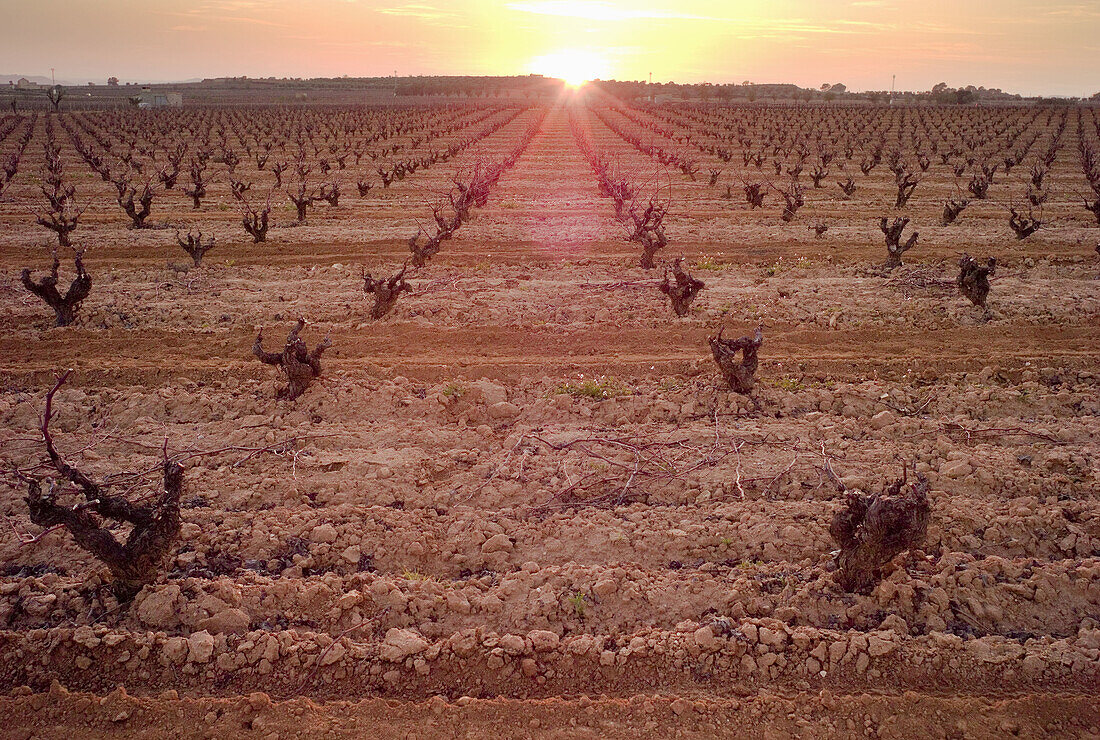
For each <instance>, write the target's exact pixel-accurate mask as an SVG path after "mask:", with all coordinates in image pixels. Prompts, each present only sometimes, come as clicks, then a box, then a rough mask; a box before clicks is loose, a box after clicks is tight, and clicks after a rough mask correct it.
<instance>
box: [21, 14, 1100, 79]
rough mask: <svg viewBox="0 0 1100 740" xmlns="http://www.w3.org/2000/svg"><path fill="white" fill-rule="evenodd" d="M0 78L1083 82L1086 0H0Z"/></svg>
mask: <svg viewBox="0 0 1100 740" xmlns="http://www.w3.org/2000/svg"><path fill="white" fill-rule="evenodd" d="M0 18H3V24H2V28H3V30H0V39H2V43H0V73H5V74H23V75H28V74H34V75H49V70H50V68H51V67H53V68H55V69H56V73H57V77H58V78H59V79H65V80H73V81H80V80H85V79H97V80H99V79H105V78H106V77H107V76H109V75H117V76H118V77H120V78H122V79H124V80H141V81H144V80H150V81H153V80H182V79H188V78H197V77H216V76H239V75H248V76H251V77H267V76H271V75H274V76H277V77H284V76H289V77H329V76H340V75H344V74H347V75H350V76H353V77H356V76H377V75H386V74H392V73H393V72H394V71H395V70H396V71H397V72H398V74H401V75H416V74H475V75H483V74H494V75H495V74H500V75H511V74H526V73H528V72H539V73H544V74H548V75H554V76H562V75H567V74H578V73H579V72H578V68H579V69H580V70H583V73H584V76H586V77H603V78H608V79H610V78H615V79H645V78H646V77H647V76H648V74H649V73H650V72H652V73H653V79H654V80H655V81H667V80H676V81H679V82H700V81H712V82H741V81H742V80H751V81H753V82H793V83H796V84H799V85H803V86H813V87H817V86H820V85H821V83H823V82H829V83H836V82H843V83H845V84H846V85H848V87H849V88H851V89H853V90H865V89H875V90H881V89H888V88H889V87H890V75H891V74H893V73H896V74H897V80H898V82H897V84H898V89H907V90H927V89H929V88H930V87H931V86H932V85H934V84H935V83H937V82H940V81H943V82H947V83H948V84H949V85H951V86H953V87H954V86H959V85H966V84H975V85H985V86H986V87H1000V88H1002V89H1004V90H1006V91H1009V92H1019V93H1023V94H1051V95H1091V94H1092V93H1095V92H1097V91H1100V0H1077V1H1076V2H1061V1H1058V0H1055V1H1053V2H1045V3H1044V2H1025V1H1024V0H987V1H982V0H978V1H977V2H974V1H967V0H950V1H947V0H921V1H919V2H912V1H910V0H817V1H815V2H811V1H809V0H803V1H795V0H770V1H768V2H761V1H760V0H753V1H752V2H748V1H742V0H724V1H719V0H681V1H680V2H645V1H644V0H639V1H637V2H618V1H615V0H607V1H606V2H582V1H580V0H483V1H481V2H460V1H458V0H451V1H449V2H435V1H433V0H416V1H415V2H408V3H401V2H395V1H394V0H294V1H290V0H199V1H198V2H178V1H177V2H169V1H168V0H79V1H78V0H68V1H66V0H34V1H33V2H27V1H26V0H0Z"/></svg>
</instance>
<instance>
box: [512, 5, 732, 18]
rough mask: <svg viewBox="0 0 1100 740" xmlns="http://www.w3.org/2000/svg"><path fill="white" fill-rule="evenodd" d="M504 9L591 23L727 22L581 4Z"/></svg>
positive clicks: (513, 6) (669, 13)
mask: <svg viewBox="0 0 1100 740" xmlns="http://www.w3.org/2000/svg"><path fill="white" fill-rule="evenodd" d="M506 7H508V8H509V9H510V10H517V11H519V12H521V13H534V14H535V15H555V16H563V17H566V18H585V19H587V20H590V21H631V20H642V19H659V20H693V21H706V20H726V19H724V18H711V17H708V16H704V15H694V14H691V13H679V12H676V11H672V10H641V9H635V8H625V7H619V6H617V5H612V4H611V3H603V2H594V3H593V2H580V0H529V1H528V2H511V3H508V4H507V6H506Z"/></svg>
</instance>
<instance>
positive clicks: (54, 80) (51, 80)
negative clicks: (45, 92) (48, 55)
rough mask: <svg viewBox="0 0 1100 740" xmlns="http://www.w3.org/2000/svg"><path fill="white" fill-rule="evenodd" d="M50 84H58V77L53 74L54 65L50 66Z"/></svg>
mask: <svg viewBox="0 0 1100 740" xmlns="http://www.w3.org/2000/svg"><path fill="white" fill-rule="evenodd" d="M50 84H53V85H56V84H57V78H56V77H54V74H53V67H50Z"/></svg>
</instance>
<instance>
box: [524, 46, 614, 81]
mask: <svg viewBox="0 0 1100 740" xmlns="http://www.w3.org/2000/svg"><path fill="white" fill-rule="evenodd" d="M531 71H532V72H534V73H535V74H540V75H545V76H546V77H556V78H558V79H560V80H564V81H565V84H566V85H568V86H569V87H580V86H581V85H583V84H584V83H586V82H588V81H589V80H595V79H606V78H607V77H608V76H609V75H608V71H609V67H608V64H607V60H605V59H604V58H603V57H601V56H600V55H598V54H594V53H593V52H590V51H582V50H577V49H563V50H561V51H555V52H553V53H551V54H544V55H543V56H540V57H535V58H534V59H532V60H531Z"/></svg>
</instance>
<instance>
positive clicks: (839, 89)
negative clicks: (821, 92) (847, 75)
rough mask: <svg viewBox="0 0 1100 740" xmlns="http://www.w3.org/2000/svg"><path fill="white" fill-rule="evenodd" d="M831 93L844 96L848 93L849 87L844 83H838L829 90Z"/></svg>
mask: <svg viewBox="0 0 1100 740" xmlns="http://www.w3.org/2000/svg"><path fill="white" fill-rule="evenodd" d="M829 92H832V93H836V94H837V95H843V94H844V93H846V92H848V86H847V85H845V84H844V83H843V82H838V83H836V84H835V85H833V86H832V87H830V88H829Z"/></svg>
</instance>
